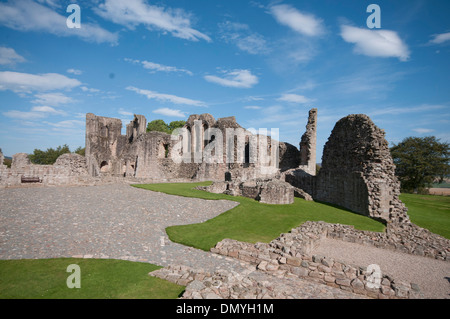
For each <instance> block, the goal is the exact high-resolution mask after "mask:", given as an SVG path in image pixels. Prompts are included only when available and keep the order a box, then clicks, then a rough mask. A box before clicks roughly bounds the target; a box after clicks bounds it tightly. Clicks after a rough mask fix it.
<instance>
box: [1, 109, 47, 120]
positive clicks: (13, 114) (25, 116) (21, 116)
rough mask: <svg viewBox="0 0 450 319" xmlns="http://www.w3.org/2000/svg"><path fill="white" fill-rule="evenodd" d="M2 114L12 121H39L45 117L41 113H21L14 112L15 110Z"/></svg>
mask: <svg viewBox="0 0 450 319" xmlns="http://www.w3.org/2000/svg"><path fill="white" fill-rule="evenodd" d="M2 114H3V115H4V116H6V117H10V118H13V119H19V120H35V119H41V118H44V117H46V114H45V113H43V112H23V111H16V110H11V111H7V112H3V113H2Z"/></svg>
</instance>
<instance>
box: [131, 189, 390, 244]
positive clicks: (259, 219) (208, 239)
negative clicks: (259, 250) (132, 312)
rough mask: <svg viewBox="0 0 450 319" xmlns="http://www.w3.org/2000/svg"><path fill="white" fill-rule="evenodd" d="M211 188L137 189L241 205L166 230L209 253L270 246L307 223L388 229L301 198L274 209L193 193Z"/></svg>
mask: <svg viewBox="0 0 450 319" xmlns="http://www.w3.org/2000/svg"><path fill="white" fill-rule="evenodd" d="M209 184H210V182H202V183H168V184H143V185H133V186H135V187H139V188H143V189H148V190H152V191H158V192H163V193H167V194H172V195H179V196H186V197H197V198H203V199H212V200H217V199H227V200H232V201H236V202H239V205H238V206H237V207H235V208H233V209H231V210H229V211H227V212H225V213H222V214H220V215H219V216H217V217H215V218H213V219H210V220H208V221H206V222H203V223H199V224H191V225H182V226H172V227H168V228H166V232H167V234H168V236H169V238H170V240H172V241H174V242H177V243H180V244H184V245H187V246H192V247H196V248H200V249H203V250H206V251H208V250H209V249H210V248H212V247H214V246H215V244H216V243H218V242H219V241H221V240H222V239H224V238H231V239H236V240H240V241H245V242H250V243H256V242H266V243H267V242H270V241H271V240H273V239H275V238H277V237H278V236H279V235H280V234H281V233H286V232H289V231H290V230H291V229H292V228H294V227H297V226H299V225H301V224H302V223H304V222H306V221H325V222H329V223H340V224H346V225H354V226H355V228H357V229H361V230H370V231H378V232H382V231H384V225H383V224H382V223H380V222H377V221H375V220H373V219H371V218H368V217H365V216H362V215H358V214H355V213H352V212H350V211H348V210H345V209H340V208H336V207H333V206H331V205H326V204H321V203H317V202H310V201H305V200H303V199H300V198H295V202H294V203H293V204H289V205H270V204H262V203H260V202H258V201H255V200H253V199H250V198H245V197H239V196H237V197H234V196H230V195H225V194H212V193H208V192H205V191H200V190H195V189H193V188H194V187H196V186H198V185H209Z"/></svg>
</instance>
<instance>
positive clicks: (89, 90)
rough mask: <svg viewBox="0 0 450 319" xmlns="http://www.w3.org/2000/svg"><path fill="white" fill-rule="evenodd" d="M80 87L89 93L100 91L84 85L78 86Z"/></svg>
mask: <svg viewBox="0 0 450 319" xmlns="http://www.w3.org/2000/svg"><path fill="white" fill-rule="evenodd" d="M80 89H81V91H83V92H89V93H98V92H100V90H99V89H93V88H88V87H86V86H80Z"/></svg>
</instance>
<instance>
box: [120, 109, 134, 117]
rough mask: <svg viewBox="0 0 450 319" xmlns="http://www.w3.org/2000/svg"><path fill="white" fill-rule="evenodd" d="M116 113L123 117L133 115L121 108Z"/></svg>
mask: <svg viewBox="0 0 450 319" xmlns="http://www.w3.org/2000/svg"><path fill="white" fill-rule="evenodd" d="M117 113H119V114H120V115H123V116H133V115H134V113H133V112H128V111H125V110H124V109H123V108H120V109H119V111H117Z"/></svg>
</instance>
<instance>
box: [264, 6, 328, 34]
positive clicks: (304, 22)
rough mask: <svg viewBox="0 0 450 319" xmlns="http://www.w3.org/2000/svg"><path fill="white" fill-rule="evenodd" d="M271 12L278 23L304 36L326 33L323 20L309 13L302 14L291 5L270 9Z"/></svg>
mask: <svg viewBox="0 0 450 319" xmlns="http://www.w3.org/2000/svg"><path fill="white" fill-rule="evenodd" d="M270 12H271V14H272V15H273V16H274V18H275V20H277V22H278V23H280V24H282V25H285V26H287V27H289V28H291V29H292V30H294V31H295V32H297V33H300V34H302V35H305V36H310V37H313V36H319V35H321V34H323V33H324V30H325V28H324V26H323V21H322V19H319V18H317V17H315V16H314V15H312V14H309V13H304V12H300V11H299V10H297V9H296V8H294V7H292V6H290V5H287V4H280V5H274V6H272V7H270Z"/></svg>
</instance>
